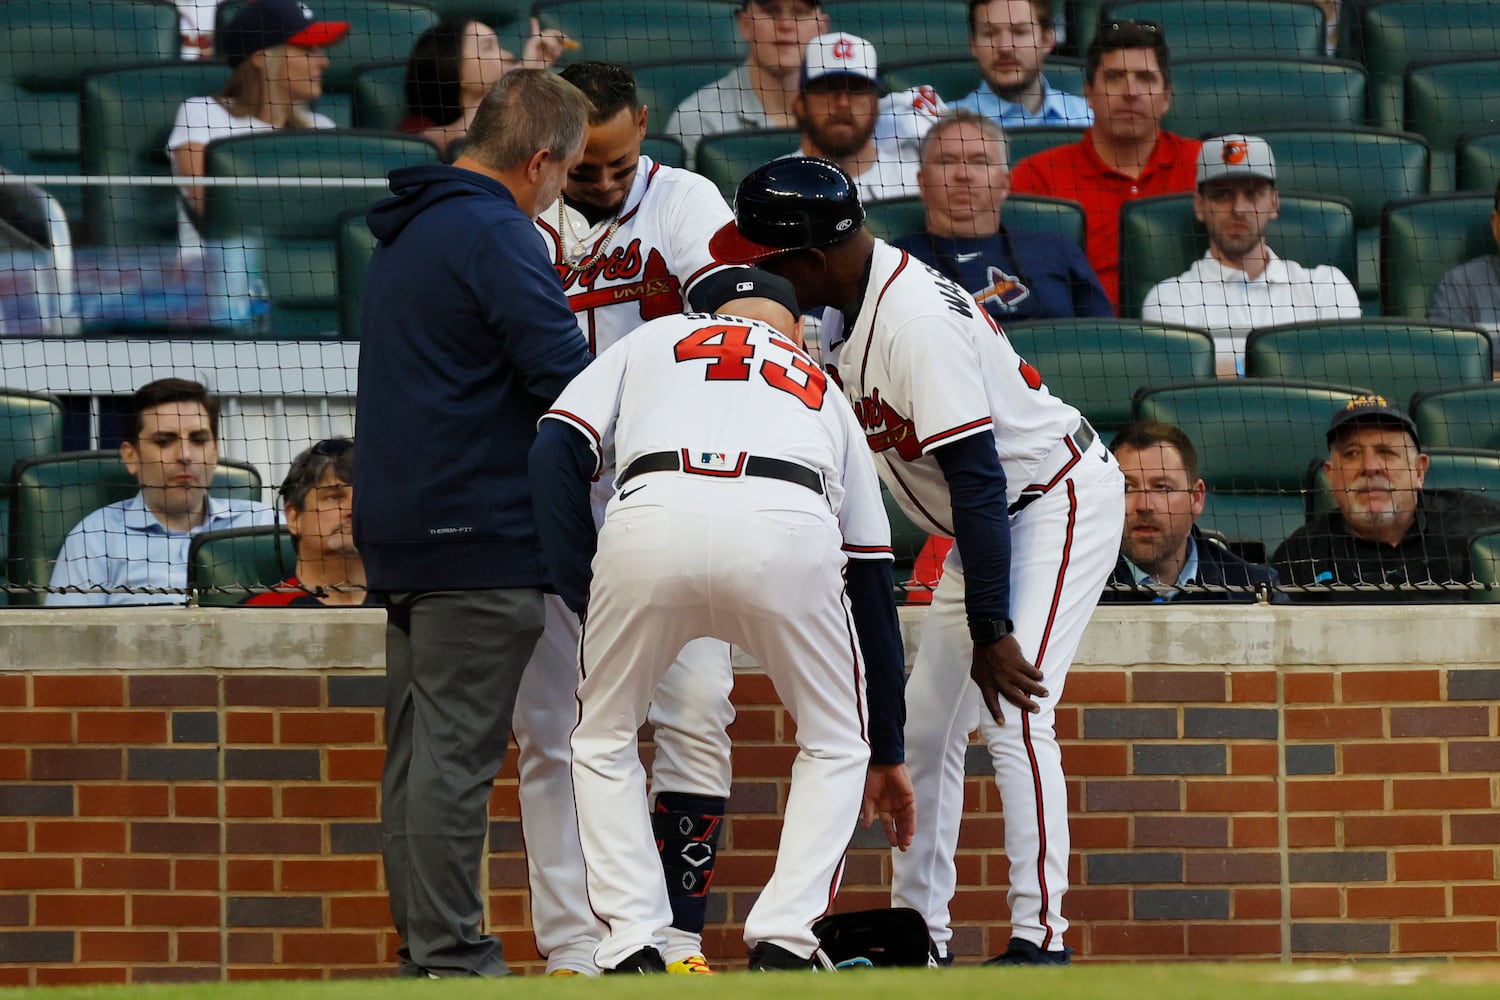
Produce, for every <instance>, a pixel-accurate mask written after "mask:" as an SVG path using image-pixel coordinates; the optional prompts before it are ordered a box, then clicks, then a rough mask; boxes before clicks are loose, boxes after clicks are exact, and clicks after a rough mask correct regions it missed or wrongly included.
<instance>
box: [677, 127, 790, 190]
mask: <svg viewBox="0 0 1500 1000" xmlns="http://www.w3.org/2000/svg"><path fill="white" fill-rule="evenodd" d="M801 144H802V134H801V133H800V132H798V131H797V130H796V129H794V128H758V129H746V130H745V131H742V132H720V133H719V134H718V135H706V136H704V137H703V139H702V141H701V142H699V143H698V152H697V154H696V155H695V161H696V163H695V166H696V168H697V171H698V173H700V174H702V175H703V176H704V177H707V178H708V179H709V180H711V181H713V182H714V183H715V184H717V185H719V191H720V192H721V193H722V194H723V195H724V200H725V201H727V202H729V203H730V204H731V205H732V204H734V189H735V188H737V187H739V184H740V181H741V180H742V179H743V178H744V176H745V175H746V174H748V173H749V172H750V171H752V170H754V169H755V168H756V167H758V166H760V165H761V164H762V163H769V162H770V161H772V160H774V159H776V158H777V157H779V156H785V155H786V154H788V153H793V152H796V151H797V149H798V148H799V147H800V146H801Z"/></svg>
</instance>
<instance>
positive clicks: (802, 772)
mask: <svg viewBox="0 0 1500 1000" xmlns="http://www.w3.org/2000/svg"><path fill="white" fill-rule="evenodd" d="M694 302H695V303H696V304H700V305H701V307H702V308H703V309H705V310H708V309H713V310H715V312H716V313H717V314H709V313H708V312H706V311H705V312H703V313H696V314H691V315H687V316H673V317H667V318H663V319H658V320H655V321H653V322H651V323H649V324H647V325H645V326H643V327H641V328H640V329H638V330H636V331H635V332H634V333H632V334H631V335H630V336H629V337H627V338H625V340H623V341H621V342H620V343H619V344H617V345H616V346H614V347H613V348H611V349H610V350H608V351H605V352H604V353H603V354H601V355H600V356H599V358H598V359H597V360H596V361H595V362H594V363H593V364H592V365H591V366H590V367H589V368H588V369H586V370H585V371H584V372H583V373H582V375H581V376H580V377H579V378H578V379H576V380H575V381H574V382H573V383H572V384H571V385H570V386H569V388H568V389H567V391H565V392H564V393H563V394H562V396H560V397H559V398H558V400H557V403H556V404H555V405H554V406H553V408H552V409H550V410H549V411H547V414H546V415H545V416H544V417H543V419H542V421H541V424H540V427H539V429H538V435H539V441H538V443H537V445H536V447H535V448H534V449H533V451H532V455H531V469H532V492H533V495H535V496H547V497H551V498H553V502H552V503H550V504H548V505H546V506H545V507H544V508H542V509H540V510H539V512H538V516H539V518H540V519H541V520H542V521H543V522H544V523H545V527H543V528H541V529H540V532H541V534H542V537H543V547H544V548H543V551H544V553H545V555H546V558H547V562H548V565H549V568H550V569H551V571H552V576H553V580H554V581H555V583H556V585H557V588H558V590H559V591H560V593H561V594H562V596H563V598H564V599H565V600H566V601H567V604H568V606H569V607H570V608H572V609H573V610H575V611H577V612H579V613H580V614H584V615H586V617H585V624H584V626H583V630H582V631H583V638H582V643H581V646H580V650H579V659H578V666H579V671H578V677H579V678H580V679H579V682H578V689H577V697H578V724H577V727H576V728H575V729H574V731H573V737H572V748H573V765H572V767H573V784H574V801H575V802H576V803H577V808H578V820H579V828H580V831H581V833H582V842H583V849H584V855H585V857H586V858H587V860H588V890H589V902H590V903H591V904H592V906H593V908H594V911H595V912H596V913H597V914H598V915H599V917H600V918H601V919H603V920H604V921H605V922H606V924H607V925H608V928H609V932H608V934H607V936H606V937H605V938H604V940H603V942H602V943H601V944H600V946H599V949H598V953H597V961H598V963H599V965H600V966H601V967H602V968H604V969H605V970H607V971H613V972H663V971H665V963H664V961H663V952H664V950H665V949H666V948H667V946H668V937H667V930H668V927H669V924H670V923H671V921H672V920H673V917H674V913H673V908H672V906H671V904H670V900H669V897H668V894H667V891H666V886H665V885H664V884H663V882H662V879H661V876H660V874H659V873H658V870H657V853H656V850H655V847H654V844H653V841H654V839H655V838H656V837H658V836H659V829H660V828H659V825H656V824H653V823H652V822H651V816H650V813H649V810H648V803H647V798H646V775H645V771H644V769H643V768H642V767H641V763H640V757H639V754H638V751H637V749H636V732H637V730H638V728H639V727H640V724H641V722H642V721H643V720H644V719H645V718H646V715H647V706H648V704H649V703H650V702H651V700H652V698H653V696H659V688H658V685H659V683H660V682H661V681H662V680H664V679H665V678H666V677H668V676H670V673H671V671H672V670H673V669H676V668H675V667H673V666H672V661H673V658H674V657H675V656H677V652H678V650H679V649H681V648H682V646H683V644H684V643H687V642H690V641H692V640H694V639H698V638H700V637H704V636H713V637H715V638H717V639H720V640H722V641H725V642H733V643H737V644H739V645H741V646H743V647H744V648H745V649H747V650H749V651H750V652H751V653H752V654H754V655H755V656H756V658H757V659H758V660H759V661H760V663H761V664H762V666H763V668H764V669H765V671H766V673H767V675H768V676H769V677H770V678H771V681H772V683H773V684H774V685H775V687H776V692H777V694H778V695H779V696H780V698H781V700H782V703H783V704H784V705H786V707H787V711H788V712H790V713H791V715H792V718H793V719H794V720H795V722H796V724H797V745H798V749H799V753H798V755H797V760H796V763H795V764H794V766H793V779H792V784H791V789H790V791H789V793H788V797H787V804H786V812H785V820H784V822H785V826H784V833H783V836H782V841H781V845H780V848H779V850H778V852H777V860H776V866H775V869H774V872H773V874H772V876H771V879H770V881H769V882H768V883H767V884H766V887H765V889H764V890H763V891H762V892H761V894H760V897H759V899H758V900H757V901H756V903H755V905H754V907H752V908H751V910H750V913H749V915H748V917H747V918H746V920H745V943H746V944H747V945H748V946H749V947H750V968H751V969H762V970H773V969H798V968H800V969H808V968H812V967H814V965H815V963H816V962H817V958H816V955H817V947H818V939H817V937H816V935H815V934H814V933H813V931H812V925H813V922H814V921H815V920H816V919H817V918H818V917H820V916H821V915H822V914H823V913H824V911H825V910H826V909H827V908H828V904H829V900H830V899H831V897H832V895H833V893H834V892H835V891H836V890H837V888H838V882H839V874H840V871H841V869H842V866H843V856H844V849H845V847H846V846H847V845H848V843H849V839H850V837H851V836H852V835H853V833H854V828H855V823H856V821H857V820H858V818H859V817H860V815H861V813H863V814H864V816H865V819H866V822H867V823H868V822H870V821H871V820H872V819H873V816H874V814H875V813H876V812H879V813H880V815H881V819H882V825H883V827H884V828H885V831H886V835H887V837H888V839H889V840H890V841H891V843H892V844H893V845H894V846H897V847H904V845H905V844H906V843H908V842H909V841H910V838H911V835H912V827H913V825H914V820H915V813H914V811H913V808H914V807H913V802H914V798H913V794H912V791H911V786H910V782H909V779H908V776H907V774H906V768H905V765H904V764H902V763H901V760H902V753H901V736H900V728H901V722H900V719H901V716H902V712H901V682H902V652H901V640H900V633H899V626H898V624H897V621H896V608H895V601H894V598H893V596H892V589H891V583H890V571H889V563H888V561H887V560H888V559H889V558H890V527H889V525H888V523H887V522H886V519H885V514H884V508H883V506H882V503H881V498H880V490H879V486H878V480H877V479H876V476H875V469H874V464H873V463H872V462H871V461H870V459H869V456H868V453H867V452H866V450H865V449H864V447H863V446H862V444H861V443H860V429H859V425H858V423H857V422H856V421H855V419H854V415H853V413H852V412H851V411H850V410H849V407H848V405H847V404H846V403H844V401H843V400H842V399H840V398H839V396H838V393H837V391H836V389H833V388H831V387H830V386H829V384H828V379H827V378H826V377H825V376H824V375H823V373H822V372H821V371H820V370H819V369H818V366H817V365H816V364H815V363H814V362H813V361H811V360H810V359H809V358H808V357H807V355H806V354H804V353H803V351H802V350H801V348H800V346H799V344H800V333H799V330H798V326H799V324H798V321H797V315H798V310H797V304H796V299H795V297H794V296H793V295H792V292H791V286H790V285H788V284H787V283H786V282H785V281H782V280H780V279H777V278H774V277H772V276H770V275H768V274H765V273H763V272H759V271H756V270H754V269H751V268H745V269H736V270H734V271H729V272H720V273H719V274H717V275H715V276H713V277H711V278H709V279H707V280H705V281H704V282H703V283H702V284H701V285H700V286H699V289H698V290H697V291H695V293H694ZM611 437H613V438H614V450H615V454H616V455H617V456H618V459H619V466H618V468H619V470H620V471H619V472H618V474H617V475H616V477H615V489H616V491H617V492H616V493H615V495H614V497H613V498H612V499H611V500H610V501H609V505H608V509H607V513H606V514H605V518H604V523H603V526H602V528H600V529H599V532H598V535H597V555H596V554H595V543H596V538H595V534H594V520H593V517H592V512H591V510H590V508H589V501H588V498H589V486H588V483H589V480H590V479H592V478H595V477H597V476H599V475H601V474H603V473H604V472H605V471H606V466H607V463H608V451H607V449H606V446H605V442H606V441H608V440H610V438H611ZM591 562H592V570H591V568H590V563H591ZM788 580H796V581H797V583H798V585H797V586H796V587H795V588H788V587H787V586H786V581H788ZM720 669H722V670H723V671H724V672H725V673H728V667H727V664H726V665H721V667H720ZM867 670H868V675H867V673H866V671H867ZM867 682H868V699H867V696H866V684H867Z"/></svg>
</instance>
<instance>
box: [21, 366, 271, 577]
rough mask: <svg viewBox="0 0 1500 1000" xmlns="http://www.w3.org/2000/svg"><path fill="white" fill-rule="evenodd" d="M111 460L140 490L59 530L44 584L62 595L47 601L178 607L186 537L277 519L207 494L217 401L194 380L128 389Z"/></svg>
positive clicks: (215, 460) (215, 453) (215, 455)
mask: <svg viewBox="0 0 1500 1000" xmlns="http://www.w3.org/2000/svg"><path fill="white" fill-rule="evenodd" d="M120 459H121V460H122V461H123V462H124V463H125V468H127V469H129V470H130V474H131V475H132V476H134V477H135V478H136V481H137V482H139V483H140V484H141V491H140V492H139V493H137V494H136V495H135V496H133V497H131V498H130V499H128V500H121V501H119V502H117V503H112V504H109V505H108V506H106V507H101V508H99V509H98V510H96V511H94V512H93V513H91V514H89V515H88V516H86V517H85V518H84V519H83V520H82V521H79V522H78V523H77V524H76V525H74V526H73V530H72V531H69V532H68V537H67V538H66V539H64V540H63V546H62V551H61V552H59V553H58V556H57V565H56V566H55V567H53V570H52V580H51V583H50V584H49V586H50V587H52V588H53V589H54V590H62V589H64V588H66V589H67V590H69V591H70V592H69V593H49V594H48V595H47V599H46V603H47V604H48V605H49V606H51V607H64V606H80V605H118V604H184V603H186V601H187V564H188V544H189V543H190V542H191V541H192V536H194V535H196V534H200V533H202V532H204V531H220V530H223V529H225V528H246V527H250V526H251V525H256V524H270V523H272V522H273V521H275V520H276V512H275V511H274V510H273V509H272V508H271V507H269V506H267V505H266V504H263V503H257V502H254V501H251V500H233V499H220V498H218V497H214V496H210V495H209V492H208V489H209V486H210V484H211V483H212V482H213V478H214V472H215V470H216V469H217V468H218V466H219V403H218V401H217V400H216V399H214V398H213V397H212V396H210V395H209V393H208V390H207V389H205V388H204V387H203V386H202V385H200V384H199V383H197V382H192V381H189V380H187V379H181V378H164V379H158V380H156V381H155V382H148V383H147V384H145V385H143V386H141V387H140V388H139V389H137V390H136V391H135V395H134V396H132V397H131V400H130V413H129V414H128V415H127V417H126V420H125V436H124V440H123V441H121V442H120ZM127 588H128V589H129V590H130V592H128V593H127V592H125V591H126V589H127Z"/></svg>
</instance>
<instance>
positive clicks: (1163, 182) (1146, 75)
mask: <svg viewBox="0 0 1500 1000" xmlns="http://www.w3.org/2000/svg"><path fill="white" fill-rule="evenodd" d="M1084 70H1085V74H1086V76H1085V83H1084V85H1083V96H1084V98H1085V99H1086V100H1087V101H1088V102H1089V107H1090V108H1092V109H1093V111H1094V124H1093V126H1092V127H1091V128H1090V129H1089V130H1088V131H1087V132H1085V133H1084V136H1083V139H1082V140H1080V141H1079V142H1076V143H1072V144H1070V145H1067V146H1058V147H1057V148H1055V149H1049V150H1045V151H1043V152H1040V153H1037V154H1036V155H1034V156H1028V157H1027V158H1026V159H1024V160H1022V161H1021V162H1020V163H1018V164H1016V168H1015V170H1014V171H1013V172H1012V173H1011V189H1012V190H1013V191H1014V192H1016V193H1018V194H1043V195H1050V196H1052V197H1054V198H1070V199H1072V200H1073V201H1076V202H1079V203H1081V204H1082V205H1083V208H1084V212H1085V213H1086V214H1087V217H1088V244H1087V246H1086V248H1085V249H1086V250H1087V252H1088V258H1089V263H1091V264H1093V265H1094V270H1095V271H1096V272H1097V273H1098V275H1099V280H1100V281H1101V282H1102V283H1103V284H1104V291H1105V292H1106V293H1108V295H1109V300H1110V301H1111V302H1113V303H1114V304H1115V308H1116V309H1117V310H1118V309H1119V305H1120V206H1121V205H1123V204H1124V203H1125V202H1127V201H1129V200H1130V199H1132V198H1143V197H1146V196H1147V195H1154V194H1176V193H1177V192H1179V191H1192V190H1193V188H1194V185H1195V183H1196V169H1197V162H1198V149H1199V147H1200V146H1201V145H1202V143H1200V142H1198V141H1197V140H1195V139H1184V138H1183V137H1182V136H1180V135H1173V134H1172V133H1171V132H1164V131H1162V127H1161V120H1162V117H1163V116H1165V115H1166V113H1167V109H1168V108H1170V107H1171V106H1172V63H1171V53H1170V52H1169V51H1168V49H1167V40H1166V37H1165V36H1164V35H1163V34H1162V30H1161V26H1160V25H1158V24H1156V23H1155V22H1153V21H1122V20H1114V21H1104V22H1101V23H1100V25H1099V28H1098V31H1097V32H1096V33H1095V35H1094V40H1093V42H1091V43H1090V44H1089V48H1088V53H1087V55H1086V57H1085V60H1084Z"/></svg>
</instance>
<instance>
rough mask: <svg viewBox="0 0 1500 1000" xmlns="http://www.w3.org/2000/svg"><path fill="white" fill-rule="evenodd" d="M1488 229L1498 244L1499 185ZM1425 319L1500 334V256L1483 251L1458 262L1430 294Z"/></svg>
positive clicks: (1499, 221)
mask: <svg viewBox="0 0 1500 1000" xmlns="http://www.w3.org/2000/svg"><path fill="white" fill-rule="evenodd" d="M1490 232H1491V233H1493V234H1494V236H1495V245H1496V246H1497V247H1500V184H1497V185H1495V209H1494V211H1492V212H1490ZM1427 318H1428V319H1433V320H1437V321H1438V322H1440V323H1473V324H1475V325H1476V326H1482V327H1484V328H1485V329H1487V330H1488V331H1489V332H1490V334H1491V336H1495V335H1497V334H1500V256H1496V255H1495V254H1492V253H1491V254H1485V255H1484V256H1483V257H1475V258H1474V259H1473V260H1471V261H1468V262H1467V263H1464V264H1460V265H1458V266H1457V267H1455V268H1453V269H1452V270H1451V271H1449V272H1448V273H1447V274H1445V275H1443V280H1442V282H1441V283H1439V284H1438V286H1437V291H1435V292H1433V293H1432V306H1431V307H1430V308H1429V309H1428V310H1427Z"/></svg>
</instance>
